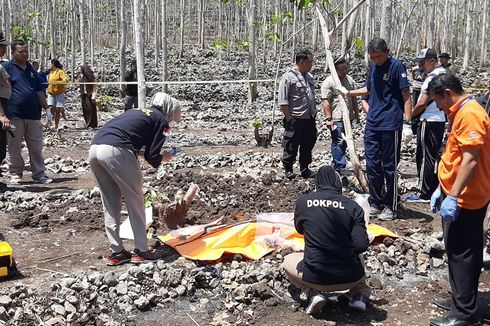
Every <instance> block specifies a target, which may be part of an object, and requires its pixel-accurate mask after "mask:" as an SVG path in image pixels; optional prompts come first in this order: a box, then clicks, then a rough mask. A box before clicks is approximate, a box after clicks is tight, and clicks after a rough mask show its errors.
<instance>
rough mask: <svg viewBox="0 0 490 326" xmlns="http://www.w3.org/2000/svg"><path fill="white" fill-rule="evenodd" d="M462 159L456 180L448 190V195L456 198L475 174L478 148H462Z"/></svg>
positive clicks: (478, 155)
mask: <svg viewBox="0 0 490 326" xmlns="http://www.w3.org/2000/svg"><path fill="white" fill-rule="evenodd" d="M461 152H462V154H463V160H462V161H461V167H460V168H459V171H458V175H457V176H456V180H455V181H454V184H453V186H452V188H451V190H450V191H449V194H448V196H451V197H455V198H457V197H458V196H459V195H460V194H461V192H462V191H463V189H464V188H465V187H466V186H467V185H468V184H469V183H470V182H471V180H472V179H473V177H474V176H475V172H476V166H477V164H478V159H479V157H480V149H479V148H476V149H475V148H462V149H461Z"/></svg>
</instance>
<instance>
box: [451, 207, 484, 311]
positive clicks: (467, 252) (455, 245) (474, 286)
mask: <svg viewBox="0 0 490 326" xmlns="http://www.w3.org/2000/svg"><path fill="white" fill-rule="evenodd" d="M487 206H488V203H487V204H486V205H485V206H484V207H482V208H480V209H476V210H469V209H464V208H461V209H460V211H459V213H458V216H457V218H456V220H455V221H454V222H451V221H445V220H442V229H443V232H444V245H445V246H446V253H447V258H448V268H449V283H450V285H451V291H452V294H453V303H454V305H453V308H452V310H451V313H450V314H451V315H452V316H455V317H458V318H461V319H470V318H472V317H476V315H477V310H478V306H477V300H476V297H477V294H478V281H479V279H480V272H481V268H482V265H483V220H484V219H485V213H486V211H487Z"/></svg>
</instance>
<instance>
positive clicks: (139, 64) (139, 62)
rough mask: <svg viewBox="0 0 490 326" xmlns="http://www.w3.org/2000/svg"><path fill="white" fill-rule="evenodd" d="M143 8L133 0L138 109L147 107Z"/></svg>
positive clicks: (138, 2)
mask: <svg viewBox="0 0 490 326" xmlns="http://www.w3.org/2000/svg"><path fill="white" fill-rule="evenodd" d="M142 11H143V6H142V3H141V1H140V0H133V15H134V18H133V22H134V26H133V28H134V49H135V52H136V69H137V75H138V108H139V109H142V110H143V109H144V108H145V107H146V87H145V53H144V50H143V47H144V44H143V22H144V17H143V12H142Z"/></svg>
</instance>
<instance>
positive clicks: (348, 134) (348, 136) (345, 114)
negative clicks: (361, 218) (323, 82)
mask: <svg viewBox="0 0 490 326" xmlns="http://www.w3.org/2000/svg"><path fill="white" fill-rule="evenodd" d="M364 1H365V0H361V1H360V2H359V3H362V2H364ZM359 3H358V5H359ZM358 5H356V6H357V7H358ZM356 6H354V8H355V7H356ZM351 11H352V10H351ZM316 12H317V15H318V18H319V19H320V26H321V29H322V34H323V39H324V44H325V51H326V54H327V55H326V64H327V65H328V68H329V69H330V73H331V74H332V77H333V80H334V83H335V84H336V85H337V86H340V85H341V84H340V79H339V76H338V75H337V71H336V70H335V64H334V61H333V56H332V52H331V51H330V35H331V34H330V33H331V32H329V31H328V27H327V23H326V21H325V18H323V15H322V13H321V11H320V9H319V8H318V6H316ZM344 21H345V20H342V22H344ZM342 22H340V23H339V24H341V23H342ZM339 104H340V107H341V108H342V119H343V122H344V129H345V140H346V142H347V148H348V150H349V155H350V159H351V161H352V165H353V168H354V174H355V176H356V178H357V180H358V181H359V184H360V186H361V188H362V189H363V190H364V192H366V193H369V187H368V184H367V181H366V177H365V175H364V172H363V171H362V167H361V163H360V161H359V156H358V155H357V152H356V148H355V146H354V137H353V134H352V127H351V124H350V117H349V109H348V108H347V104H346V103H345V99H344V97H343V96H339Z"/></svg>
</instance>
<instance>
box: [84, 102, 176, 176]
mask: <svg viewBox="0 0 490 326" xmlns="http://www.w3.org/2000/svg"><path fill="white" fill-rule="evenodd" d="M167 128H168V122H167V118H166V117H165V115H164V114H163V113H162V112H161V111H160V110H158V109H156V108H155V109H153V110H139V109H134V110H128V111H125V112H124V113H122V114H121V115H120V116H118V117H116V118H114V119H112V120H111V121H109V122H108V123H106V124H105V125H104V126H103V127H102V129H100V130H99V132H98V133H97V134H96V135H95V137H94V139H93V140H92V144H93V145H111V146H114V147H120V148H127V149H130V150H131V151H133V152H135V153H137V152H139V150H140V149H141V148H142V147H143V146H145V160H146V161H147V162H148V163H150V164H151V165H152V166H153V167H155V168H157V167H158V166H159V165H160V163H161V161H162V157H163V156H162V154H160V151H161V150H162V146H163V143H164V142H165V130H166V129H167Z"/></svg>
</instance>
